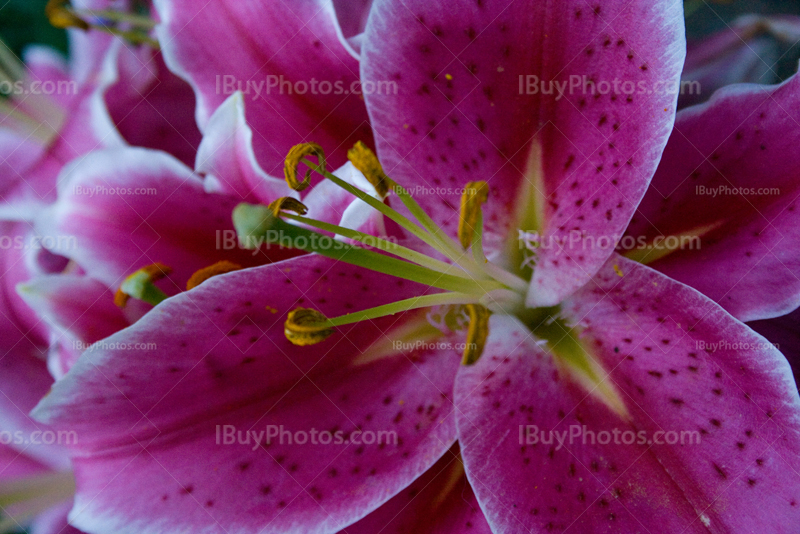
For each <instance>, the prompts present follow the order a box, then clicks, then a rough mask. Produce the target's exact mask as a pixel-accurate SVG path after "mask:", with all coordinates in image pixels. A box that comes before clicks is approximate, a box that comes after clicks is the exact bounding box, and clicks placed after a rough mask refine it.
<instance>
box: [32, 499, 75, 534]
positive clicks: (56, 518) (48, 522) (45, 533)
mask: <svg viewBox="0 0 800 534" xmlns="http://www.w3.org/2000/svg"><path fill="white" fill-rule="evenodd" d="M71 506H72V503H70V502H65V503H63V504H60V505H58V506H54V507H53V508H51V509H49V510H47V511H46V512H44V513H42V514H40V515H39V516H38V517H37V518H36V519H35V520H34V521H33V523H32V524H31V527H30V534H81V531H80V530H78V529H77V528H75V527H73V526H72V525H70V524H68V523H67V514H68V513H69V509H70V507H71Z"/></svg>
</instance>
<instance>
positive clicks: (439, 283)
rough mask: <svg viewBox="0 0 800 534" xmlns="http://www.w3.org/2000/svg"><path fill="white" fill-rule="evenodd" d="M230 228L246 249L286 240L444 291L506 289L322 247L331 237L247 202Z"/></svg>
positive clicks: (346, 247) (342, 247)
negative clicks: (296, 224)
mask: <svg viewBox="0 0 800 534" xmlns="http://www.w3.org/2000/svg"><path fill="white" fill-rule="evenodd" d="M369 198H372V197H369ZM382 205H383V204H382ZM233 225H234V227H235V228H236V232H237V234H238V235H239V241H240V242H241V243H242V246H244V247H245V248H249V249H255V248H258V246H260V245H261V244H263V243H269V244H272V243H283V242H286V241H288V242H289V243H291V244H292V247H293V248H296V249H298V250H305V251H306V252H316V253H317V254H320V255H321V256H326V257H328V258H331V259H334V260H336V261H342V262H344V263H349V264H350V265H355V266H357V267H363V268H365V269H369V270H371V271H375V272H379V273H383V274H388V275H391V276H396V277H398V278H403V279H405V280H410V281H412V282H418V283H420V284H424V285H427V286H431V287H437V288H439V289H444V290H446V291H456V292H460V293H469V294H471V295H478V296H483V295H485V294H486V293H488V292H489V291H492V290H494V289H502V288H504V287H505V286H504V285H502V284H500V283H499V282H497V281H495V280H493V279H490V278H486V277H485V275H484V277H483V278H480V279H467V278H463V277H461V276H455V275H452V274H447V273H442V272H440V271H436V270H433V269H428V268H426V267H422V266H420V265H415V264H413V263H409V262H407V261H403V260H399V259H397V258H393V257H391V256H387V255H385V254H379V253H377V252H373V251H370V250H365V249H363V248H360V247H356V246H353V245H350V244H347V243H340V244H339V245H337V246H336V247H331V246H329V245H325V242H326V240H330V237H328V236H324V235H320V234H317V233H316V232H312V231H310V230H306V229H305V228H300V227H298V226H295V225H292V224H288V223H286V222H284V221H282V220H281V219H279V218H277V217H275V215H274V214H273V213H272V210H271V209H269V208H268V207H267V206H259V205H253V204H247V203H242V204H239V205H238V206H236V208H234V210H233Z"/></svg>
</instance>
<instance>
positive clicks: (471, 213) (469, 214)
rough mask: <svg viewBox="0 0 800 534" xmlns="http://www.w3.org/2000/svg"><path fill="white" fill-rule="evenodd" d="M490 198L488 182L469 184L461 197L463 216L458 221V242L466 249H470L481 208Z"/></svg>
mask: <svg viewBox="0 0 800 534" xmlns="http://www.w3.org/2000/svg"><path fill="white" fill-rule="evenodd" d="M488 198H489V186H488V185H486V182H469V183H468V184H467V185H466V187H465V188H464V194H462V195H461V216H460V218H459V221H458V240H459V241H460V242H461V246H463V247H464V248H465V249H467V248H469V246H470V244H471V243H472V238H473V236H474V234H475V225H476V223H477V222H478V216H479V215H480V212H481V206H482V205H483V204H484V203H485V202H486V200H487V199H488Z"/></svg>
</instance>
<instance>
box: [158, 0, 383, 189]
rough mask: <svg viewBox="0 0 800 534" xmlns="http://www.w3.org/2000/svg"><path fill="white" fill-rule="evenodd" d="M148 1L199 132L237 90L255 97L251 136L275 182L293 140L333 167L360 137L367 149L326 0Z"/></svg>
mask: <svg viewBox="0 0 800 534" xmlns="http://www.w3.org/2000/svg"><path fill="white" fill-rule="evenodd" d="M154 4H155V7H156V9H157V10H158V14H159V17H160V19H161V21H162V24H160V25H159V26H158V27H157V29H156V31H157V34H158V36H159V41H160V42H161V43H162V49H163V52H164V59H165V60H166V62H167V65H169V67H170V69H171V70H172V71H173V72H174V73H176V74H177V75H179V76H181V77H182V78H184V79H186V80H187V81H188V82H189V83H190V84H191V85H192V87H193V88H194V90H195V95H196V97H197V110H196V118H197V123H198V125H199V126H200V130H201V131H202V132H204V133H205V131H206V127H207V125H208V122H209V120H210V118H211V115H212V114H213V113H214V110H215V109H217V107H219V106H220V105H221V104H222V102H223V101H224V100H225V99H226V98H227V96H229V95H230V94H232V93H233V92H234V91H236V90H238V89H241V90H243V91H244V92H245V94H247V95H248V96H249V97H250V98H252V103H251V104H250V105H248V106H247V122H248V124H250V126H251V127H252V128H253V129H254V130H255V132H256V134H257V135H256V136H255V138H254V148H255V153H256V157H257V158H258V161H259V163H260V164H261V165H262V166H263V167H264V169H265V170H266V171H267V173H269V174H271V175H273V176H275V175H277V176H280V175H281V169H282V168H283V161H284V158H285V157H286V154H287V153H288V152H289V149H290V148H291V147H292V146H293V145H295V144H297V143H299V142H303V141H314V142H316V143H319V144H320V145H321V146H322V147H324V148H325V150H326V153H327V154H328V156H329V159H330V162H331V164H332V165H333V166H334V167H338V166H340V165H342V164H344V163H345V161H347V159H346V152H347V150H348V149H349V148H350V147H351V146H352V145H353V144H354V143H355V142H356V141H358V140H361V141H364V142H366V143H368V144H371V142H372V134H371V131H370V129H369V123H368V118H367V113H366V108H365V106H364V103H363V102H362V101H361V100H360V99H359V95H358V94H356V93H354V92H353V91H352V89H353V87H355V86H354V85H353V84H354V83H355V82H357V81H358V63H357V62H356V60H355V59H353V58H352V57H351V56H350V55H349V54H348V52H347V51H346V50H345V49H344V48H343V47H342V46H341V44H340V43H339V39H338V37H337V31H336V28H337V23H336V13H335V11H334V8H333V3H332V1H331V0H291V1H288V2H272V3H268V4H266V5H261V4H258V5H256V4H251V3H247V2H239V3H230V2H223V1H220V0H215V1H212V2H209V3H206V4H203V5H200V4H197V3H195V2H191V1H187V0H157V1H156V2H154ZM265 21H269V23H268V24H265ZM281 83H283V84H284V85H283V86H281V85H280V84H281ZM316 84H320V85H319V86H317V85H316ZM322 84H325V85H324V86H323V85H322ZM327 84H331V87H330V89H329V88H328V87H327ZM334 86H335V87H334ZM339 86H341V90H339V89H336V87H339Z"/></svg>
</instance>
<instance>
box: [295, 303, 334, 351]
mask: <svg viewBox="0 0 800 534" xmlns="http://www.w3.org/2000/svg"><path fill="white" fill-rule="evenodd" d="M327 320H328V318H327V317H325V316H324V315H323V314H322V313H320V312H318V311H317V310H312V309H309V308H297V309H296V310H293V311H291V312H289V315H288V317H286V322H285V323H284V326H283V332H284V334H285V335H286V339H288V340H289V341H290V342H291V343H292V344H294V345H298V346H300V347H305V346H307V345H316V344H317V343H319V342H321V341H325V340H326V339H327V338H328V337H329V336H330V335H331V334H333V329H332V328H329V327H327V326H326V325H325V322H326V321H327Z"/></svg>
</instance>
